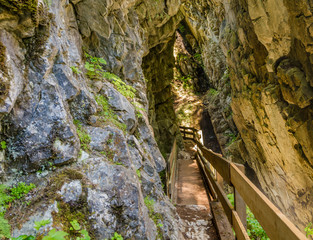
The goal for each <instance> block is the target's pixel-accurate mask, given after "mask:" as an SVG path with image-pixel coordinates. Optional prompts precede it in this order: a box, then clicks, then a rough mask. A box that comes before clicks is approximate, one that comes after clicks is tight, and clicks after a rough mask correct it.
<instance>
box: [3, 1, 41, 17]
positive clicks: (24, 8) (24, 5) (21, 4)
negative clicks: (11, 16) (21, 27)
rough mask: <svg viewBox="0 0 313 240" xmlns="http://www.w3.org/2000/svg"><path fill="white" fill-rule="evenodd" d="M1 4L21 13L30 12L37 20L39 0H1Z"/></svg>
mask: <svg viewBox="0 0 313 240" xmlns="http://www.w3.org/2000/svg"><path fill="white" fill-rule="evenodd" d="M0 5H2V6H3V7H5V8H7V9H8V10H9V11H11V12H13V13H16V14H19V15H25V14H29V15H31V17H32V20H33V21H34V22H36V19H37V6H38V0H0Z"/></svg>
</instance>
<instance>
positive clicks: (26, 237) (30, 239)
mask: <svg viewBox="0 0 313 240" xmlns="http://www.w3.org/2000/svg"><path fill="white" fill-rule="evenodd" d="M34 239H35V237H34V236H31V235H21V236H18V237H17V238H12V240H34Z"/></svg>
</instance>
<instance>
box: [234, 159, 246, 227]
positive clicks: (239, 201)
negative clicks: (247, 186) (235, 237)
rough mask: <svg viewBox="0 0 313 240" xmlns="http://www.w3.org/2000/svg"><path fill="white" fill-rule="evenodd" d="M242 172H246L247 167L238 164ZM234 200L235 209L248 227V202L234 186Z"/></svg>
mask: <svg viewBox="0 0 313 240" xmlns="http://www.w3.org/2000/svg"><path fill="white" fill-rule="evenodd" d="M237 167H238V168H239V169H240V171H241V172H243V173H245V167H244V166H243V165H237ZM234 202H235V210H236V212H237V213H238V215H239V218H240V220H241V222H242V224H243V226H244V227H245V229H247V212H246V204H245V202H244V200H243V198H242V197H241V196H240V194H239V193H238V192H237V190H236V189H235V188H234Z"/></svg>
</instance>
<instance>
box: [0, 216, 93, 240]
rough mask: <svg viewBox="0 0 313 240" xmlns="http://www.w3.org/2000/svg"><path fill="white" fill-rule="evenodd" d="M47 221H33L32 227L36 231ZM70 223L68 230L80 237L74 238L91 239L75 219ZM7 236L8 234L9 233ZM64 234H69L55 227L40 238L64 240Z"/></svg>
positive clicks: (22, 238)
mask: <svg viewBox="0 0 313 240" xmlns="http://www.w3.org/2000/svg"><path fill="white" fill-rule="evenodd" d="M0 221H1V219H0ZM49 223H50V220H41V221H39V222H35V227H34V228H35V229H36V230H37V231H38V230H39V229H40V228H41V227H43V226H45V225H47V224H49ZM70 224H71V226H72V227H71V229H70V231H72V232H73V231H74V232H75V233H76V234H77V233H78V234H80V237H76V240H91V238H90V236H89V234H88V232H87V230H85V229H82V228H81V226H80V224H79V223H78V221H77V220H73V221H71V222H70ZM0 233H1V232H0ZM8 236H10V233H9V235H8ZM66 236H69V234H68V233H66V232H64V231H57V230H56V229H52V230H50V231H49V233H48V235H47V236H44V237H43V238H42V240H65V239H68V238H65V237H66ZM0 237H1V234H0ZM38 237H39V236H36V237H34V236H28V235H21V236H19V237H17V238H13V240H33V239H38ZM8 238H9V237H8ZM40 239H41V238H40ZM71 239H72V238H71Z"/></svg>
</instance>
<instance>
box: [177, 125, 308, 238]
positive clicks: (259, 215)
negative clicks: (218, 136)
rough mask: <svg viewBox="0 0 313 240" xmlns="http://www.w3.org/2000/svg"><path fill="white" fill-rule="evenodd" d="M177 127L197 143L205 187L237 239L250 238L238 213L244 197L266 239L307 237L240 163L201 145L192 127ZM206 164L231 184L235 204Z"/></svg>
mask: <svg viewBox="0 0 313 240" xmlns="http://www.w3.org/2000/svg"><path fill="white" fill-rule="evenodd" d="M180 129H181V132H182V133H183V136H184V139H188V140H192V141H194V142H195V143H196V145H197V147H198V151H197V162H198V164H199V166H200V167H201V169H202V171H203V172H204V175H205V178H206V180H207V181H208V182H209V184H208V185H209V187H210V188H212V189H210V192H213V193H214V195H215V196H216V197H217V199H218V200H219V201H220V202H221V204H222V206H223V208H224V211H225V213H226V216H227V218H228V220H229V222H230V223H231V225H232V226H233V229H234V231H235V233H236V238H237V239H239V240H249V239H250V238H249V236H248V234H247V232H246V229H245V219H244V218H243V216H242V215H243V210H244V211H245V204H242V202H240V201H244V202H245V203H246V204H247V205H248V206H249V208H250V209H251V211H252V212H253V214H254V215H255V217H256V219H257V220H258V221H259V222H260V224H261V225H262V227H263V228H264V230H265V231H266V233H267V235H268V236H269V238H270V239H272V240H307V238H306V237H305V235H304V234H303V233H302V232H301V231H300V230H299V229H298V228H297V227H296V226H295V225H294V224H293V223H292V222H291V221H290V220H289V219H288V218H287V217H286V216H285V215H284V214H283V213H282V212H281V211H280V210H279V209H278V208H277V207H276V206H275V205H274V204H273V203H271V202H270V200H269V199H268V198H267V197H266V196H265V195H264V194H263V193H262V192H261V191H260V190H259V189H258V188H257V187H256V186H255V185H254V184H253V183H252V182H251V181H250V180H249V179H248V178H247V177H246V176H245V174H244V171H243V169H244V167H243V165H241V164H235V163H232V162H230V161H228V160H227V159H225V158H223V157H222V156H221V155H219V154H217V153H214V152H213V151H212V150H209V149H207V148H206V147H204V146H203V145H202V144H201V143H200V142H199V140H198V136H197V134H195V132H196V131H197V130H196V129H194V128H190V127H183V126H181V127H180ZM190 130H191V131H190ZM186 135H187V136H186ZM189 135H192V136H189ZM210 164H211V165H212V166H213V167H214V168H215V169H216V171H217V172H218V173H219V174H220V175H221V176H222V178H223V179H224V181H225V182H226V183H227V184H229V185H230V186H232V187H234V193H235V197H234V200H235V207H233V206H232V205H231V204H230V202H229V200H228V199H227V196H226V194H225V193H224V191H223V188H222V186H220V185H219V184H218V181H217V179H216V178H215V176H214V173H213V172H212V171H211V169H210V166H209V165H210ZM213 197H214V196H213ZM242 199H243V200H242Z"/></svg>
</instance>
